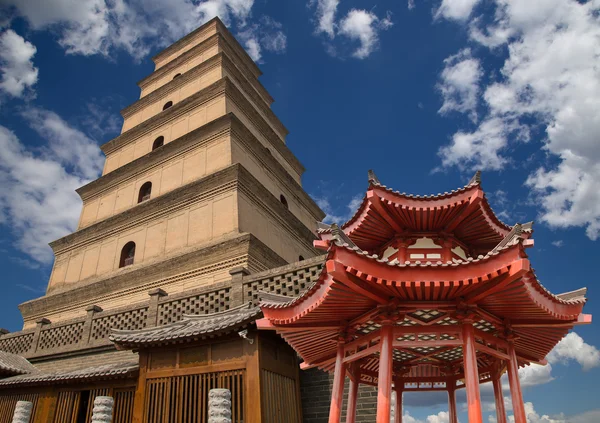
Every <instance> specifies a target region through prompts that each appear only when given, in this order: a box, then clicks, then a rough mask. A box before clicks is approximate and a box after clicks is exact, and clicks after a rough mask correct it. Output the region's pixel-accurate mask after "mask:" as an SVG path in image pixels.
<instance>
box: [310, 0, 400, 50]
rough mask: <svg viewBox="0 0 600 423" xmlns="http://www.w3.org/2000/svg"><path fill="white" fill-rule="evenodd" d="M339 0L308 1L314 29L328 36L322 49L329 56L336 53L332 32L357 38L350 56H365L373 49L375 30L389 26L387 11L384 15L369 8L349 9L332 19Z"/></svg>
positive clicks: (390, 22) (376, 36)
mask: <svg viewBox="0 0 600 423" xmlns="http://www.w3.org/2000/svg"><path fill="white" fill-rule="evenodd" d="M339 3H340V2H339V0H311V1H309V3H308V4H309V6H310V7H314V8H315V17H316V22H317V24H316V28H315V33H316V34H321V33H324V34H326V35H327V36H328V38H329V40H330V42H329V43H327V44H326V50H327V52H328V53H329V54H330V55H332V56H340V54H339V53H338V51H337V48H336V47H335V46H334V45H333V44H332V40H333V39H334V38H335V37H336V36H342V37H345V38H348V39H350V40H352V41H358V43H359V47H358V48H357V49H355V50H354V51H353V53H352V56H353V57H355V58H357V59H365V58H367V57H369V56H370V55H371V53H372V52H373V51H375V50H376V49H377V46H378V43H379V33H380V32H381V31H385V30H386V29H389V28H391V27H392V26H393V22H392V19H391V13H390V12H387V14H386V16H385V17H384V18H379V17H378V16H377V15H375V13H373V12H372V11H367V10H364V9H351V10H350V11H348V13H347V14H346V15H345V16H344V17H343V18H341V19H339V20H336V13H337V9H338V6H339Z"/></svg>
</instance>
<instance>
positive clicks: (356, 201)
mask: <svg viewBox="0 0 600 423" xmlns="http://www.w3.org/2000/svg"><path fill="white" fill-rule="evenodd" d="M313 199H314V200H315V202H316V203H317V205H318V206H319V207H320V208H321V210H323V211H324V212H325V214H326V216H325V219H323V222H325V223H337V224H339V225H341V224H343V223H346V221H348V220H349V219H350V218H351V217H352V216H353V215H354V213H355V212H356V210H358V206H360V203H361V202H362V199H363V195H362V194H358V195H356V196H354V197H352V199H351V200H350V201H349V202H348V203H347V204H346V205H344V206H342V207H341V208H338V207H334V206H332V205H331V203H330V202H329V200H328V198H327V197H313Z"/></svg>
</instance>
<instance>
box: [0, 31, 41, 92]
mask: <svg viewBox="0 0 600 423" xmlns="http://www.w3.org/2000/svg"><path fill="white" fill-rule="evenodd" d="M36 51H37V49H36V48H35V46H34V45H33V44H31V43H30V42H29V41H25V39H23V37H21V36H20V35H19V34H17V33H16V32H14V31H13V30H11V29H9V30H7V31H5V32H3V33H2V34H0V72H1V73H2V79H1V80H0V92H4V93H7V94H9V95H11V96H13V97H22V96H23V94H24V93H25V92H26V90H27V89H30V88H31V87H32V86H33V85H35V83H36V82H37V80H38V69H37V68H36V67H35V66H33V61H32V59H33V56H34V55H35V53H36Z"/></svg>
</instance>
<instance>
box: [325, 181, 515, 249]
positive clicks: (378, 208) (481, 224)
mask: <svg viewBox="0 0 600 423" xmlns="http://www.w3.org/2000/svg"><path fill="white" fill-rule="evenodd" d="M341 228H342V230H343V231H344V232H345V233H346V235H348V236H349V237H350V238H351V239H352V241H353V242H354V243H355V244H356V245H358V246H359V247H360V248H361V249H363V250H366V251H375V250H376V249H377V248H380V247H381V246H383V245H385V244H386V243H387V242H388V241H390V240H392V239H393V238H394V237H397V236H400V237H402V236H405V235H411V234H423V233H434V234H436V233H437V234H443V233H449V234H454V235H455V236H456V238H457V239H459V240H460V241H462V242H463V243H464V244H465V245H467V246H469V247H470V248H473V249H474V250H475V251H476V252H487V251H489V250H490V249H491V248H492V247H494V246H495V245H497V244H498V243H499V242H500V241H502V240H503V239H504V238H505V237H506V235H507V234H508V233H509V232H510V230H511V229H512V227H511V226H509V225H507V224H505V223H503V222H502V221H501V220H500V219H499V218H498V217H497V216H496V215H495V214H494V212H493V210H492V208H491V207H490V205H489V202H488V200H487V198H486V196H485V194H484V192H483V189H482V188H481V174H480V172H477V173H476V174H475V176H473V178H471V180H470V181H469V183H468V184H467V185H465V186H463V187H461V188H458V189H456V190H453V191H450V192H444V193H438V194H435V195H413V194H406V193H404V192H399V191H394V190H393V189H391V188H389V187H387V186H385V185H383V184H381V182H380V181H379V179H377V177H376V176H375V174H374V173H373V172H372V171H369V187H368V189H367V192H366V194H365V197H364V198H363V201H362V203H361V205H360V206H359V208H358V210H357V211H356V213H355V214H354V215H353V216H352V217H351V218H350V220H348V221H347V222H346V223H344V224H343V225H341ZM318 232H319V234H320V235H321V237H322V238H324V239H326V238H327V237H328V234H329V233H331V229H330V228H329V227H328V226H327V225H320V227H319V230H318Z"/></svg>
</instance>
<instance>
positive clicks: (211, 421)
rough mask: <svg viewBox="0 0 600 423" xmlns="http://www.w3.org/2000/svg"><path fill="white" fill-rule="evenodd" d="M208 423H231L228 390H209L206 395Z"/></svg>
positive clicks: (229, 394)
mask: <svg viewBox="0 0 600 423" xmlns="http://www.w3.org/2000/svg"><path fill="white" fill-rule="evenodd" d="M208 423H231V392H230V391H229V389H211V390H210V392H209V393H208Z"/></svg>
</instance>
